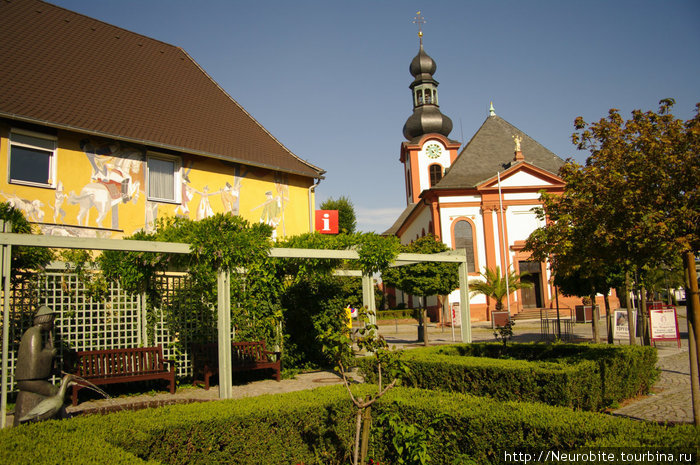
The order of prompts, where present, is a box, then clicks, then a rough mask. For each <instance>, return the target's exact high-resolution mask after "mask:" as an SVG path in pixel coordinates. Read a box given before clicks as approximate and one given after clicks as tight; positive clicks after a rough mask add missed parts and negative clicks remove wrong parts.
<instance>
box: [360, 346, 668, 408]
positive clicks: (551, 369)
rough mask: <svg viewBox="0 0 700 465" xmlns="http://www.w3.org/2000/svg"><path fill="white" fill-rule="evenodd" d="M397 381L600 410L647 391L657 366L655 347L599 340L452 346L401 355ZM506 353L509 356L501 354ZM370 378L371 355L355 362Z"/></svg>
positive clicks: (372, 378) (419, 385)
mask: <svg viewBox="0 0 700 465" xmlns="http://www.w3.org/2000/svg"><path fill="white" fill-rule="evenodd" d="M404 354H405V356H404V360H405V361H406V363H407V364H408V367H409V370H410V371H409V373H408V374H407V375H406V376H404V377H403V379H402V383H403V384H404V385H405V386H410V387H418V388H423V389H439V390H444V391H449V392H462V393H470V394H474V395H479V396H488V397H493V398H494V399H498V400H504V401H508V400H521V401H527V402H543V403H546V404H549V405H557V406H564V407H571V408H575V409H581V410H593V411H595V410H602V409H605V408H608V407H610V406H612V405H614V404H615V403H617V402H620V401H622V400H625V399H629V398H632V397H634V396H637V395H639V394H647V393H648V392H649V390H650V388H651V386H653V384H654V382H655V380H656V378H657V376H658V370H657V369H656V368H655V365H656V361H657V354H656V349H655V348H653V347H644V346H626V345H618V346H611V345H603V344H598V345H595V344H509V345H508V346H507V347H506V348H505V353H504V346H503V344H499V343H478V344H456V345H446V346H433V347H427V348H417V349H411V350H407V351H405V352H404ZM504 355H507V356H508V357H509V358H503V357H504ZM358 364H359V366H360V370H361V372H362V373H363V375H364V376H365V379H368V380H370V381H375V380H376V374H375V373H374V370H375V368H374V366H373V361H372V359H369V358H364V359H360V360H358Z"/></svg>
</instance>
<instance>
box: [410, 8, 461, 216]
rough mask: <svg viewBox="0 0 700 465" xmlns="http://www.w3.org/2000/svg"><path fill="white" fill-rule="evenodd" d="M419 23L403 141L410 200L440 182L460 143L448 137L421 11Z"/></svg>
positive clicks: (448, 126) (449, 126) (416, 20)
mask: <svg viewBox="0 0 700 465" xmlns="http://www.w3.org/2000/svg"><path fill="white" fill-rule="evenodd" d="M413 22H414V23H416V24H418V25H419V30H418V37H419V41H420V46H419V49H418V54H417V55H416V56H415V57H414V58H413V60H412V61H411V65H410V66H409V71H410V73H411V75H412V76H413V78H414V79H413V82H412V83H411V85H410V86H409V88H410V89H411V96H412V99H413V114H412V115H411V116H409V118H408V119H407V120H406V124H404V127H403V135H404V137H405V138H406V140H407V142H403V143H402V144H401V158H400V160H401V162H402V163H403V164H404V174H405V179H406V203H407V204H408V205H410V204H413V203H416V202H418V200H419V198H420V195H421V193H422V192H423V191H425V190H427V189H430V188H431V187H432V186H434V185H435V184H437V183H438V182H439V181H440V179H442V176H443V175H444V174H445V171H446V170H447V169H448V168H449V167H450V165H452V162H453V161H454V160H455V158H457V149H458V148H459V146H460V144H459V142H456V141H453V140H450V139H448V137H447V136H449V134H450V132H451V131H452V120H451V119H450V118H448V117H447V116H445V115H443V114H442V113H441V112H440V106H439V105H438V91H437V87H438V82H437V81H436V80H435V79H434V78H433V74H435V70H436V69H437V65H436V63H435V60H433V59H432V58H431V57H430V56H429V55H428V54H427V53H425V50H424V49H423V31H422V28H421V25H422V24H423V23H424V22H425V19H424V18H423V17H422V16H421V14H420V12H418V14H417V16H416V17H415V18H414V20H413Z"/></svg>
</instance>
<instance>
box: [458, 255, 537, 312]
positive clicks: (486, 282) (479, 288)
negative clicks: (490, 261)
mask: <svg viewBox="0 0 700 465" xmlns="http://www.w3.org/2000/svg"><path fill="white" fill-rule="evenodd" d="M480 274H481V277H482V278H483V281H476V282H474V283H472V284H471V285H470V286H471V292H472V294H483V295H485V296H486V297H488V298H489V299H493V300H495V301H496V305H495V306H494V309H495V310H496V311H501V310H503V299H504V298H506V297H507V296H509V295H510V294H512V293H513V292H515V291H517V290H518V289H529V288H531V287H532V283H530V282H527V281H521V280H520V279H521V278H522V277H523V276H527V274H526V273H523V274H517V273H515V271H512V270H511V271H509V272H508V277H507V279H506V276H505V275H504V274H502V273H501V268H500V267H499V266H496V268H495V269H488V268H487V269H485V270H484V271H483V272H482V273H480Z"/></svg>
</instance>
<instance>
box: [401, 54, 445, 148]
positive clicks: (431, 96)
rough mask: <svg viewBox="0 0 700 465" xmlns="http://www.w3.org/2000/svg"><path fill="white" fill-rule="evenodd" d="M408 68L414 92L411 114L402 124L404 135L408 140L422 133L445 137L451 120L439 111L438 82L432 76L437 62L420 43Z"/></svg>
mask: <svg viewBox="0 0 700 465" xmlns="http://www.w3.org/2000/svg"><path fill="white" fill-rule="evenodd" d="M408 69H409V71H410V72H411V75H412V76H413V77H414V78H415V79H414V80H413V82H412V83H411V85H410V86H409V87H410V88H411V91H412V93H413V94H414V96H413V114H412V115H411V116H410V117H409V118H408V119H407V120H406V124H404V126H403V135H404V137H405V138H406V139H408V140H413V139H415V138H417V137H420V136H422V135H424V134H442V135H443V136H445V137H447V136H448V135H449V134H450V132H451V131H452V120H451V119H450V118H448V117H447V116H445V115H443V114H442V113H441V112H440V107H439V106H438V104H437V87H438V85H439V84H438V82H437V81H436V80H435V79H434V78H433V73H435V70H436V69H437V64H436V63H435V60H433V59H432V58H430V56H429V55H428V54H427V53H425V50H423V44H422V43H421V45H420V49H419V50H418V54H417V55H416V56H415V57H414V58H413V60H412V61H411V66H409V68H408Z"/></svg>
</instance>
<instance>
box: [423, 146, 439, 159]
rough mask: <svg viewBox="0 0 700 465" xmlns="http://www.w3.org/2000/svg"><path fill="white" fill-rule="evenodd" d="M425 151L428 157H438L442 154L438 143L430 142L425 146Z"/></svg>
mask: <svg viewBox="0 0 700 465" xmlns="http://www.w3.org/2000/svg"><path fill="white" fill-rule="evenodd" d="M425 153H426V154H427V155H428V157H430V158H439V157H440V155H442V147H440V146H439V145H438V144H430V145H428V146H427V147H426V148H425Z"/></svg>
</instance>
